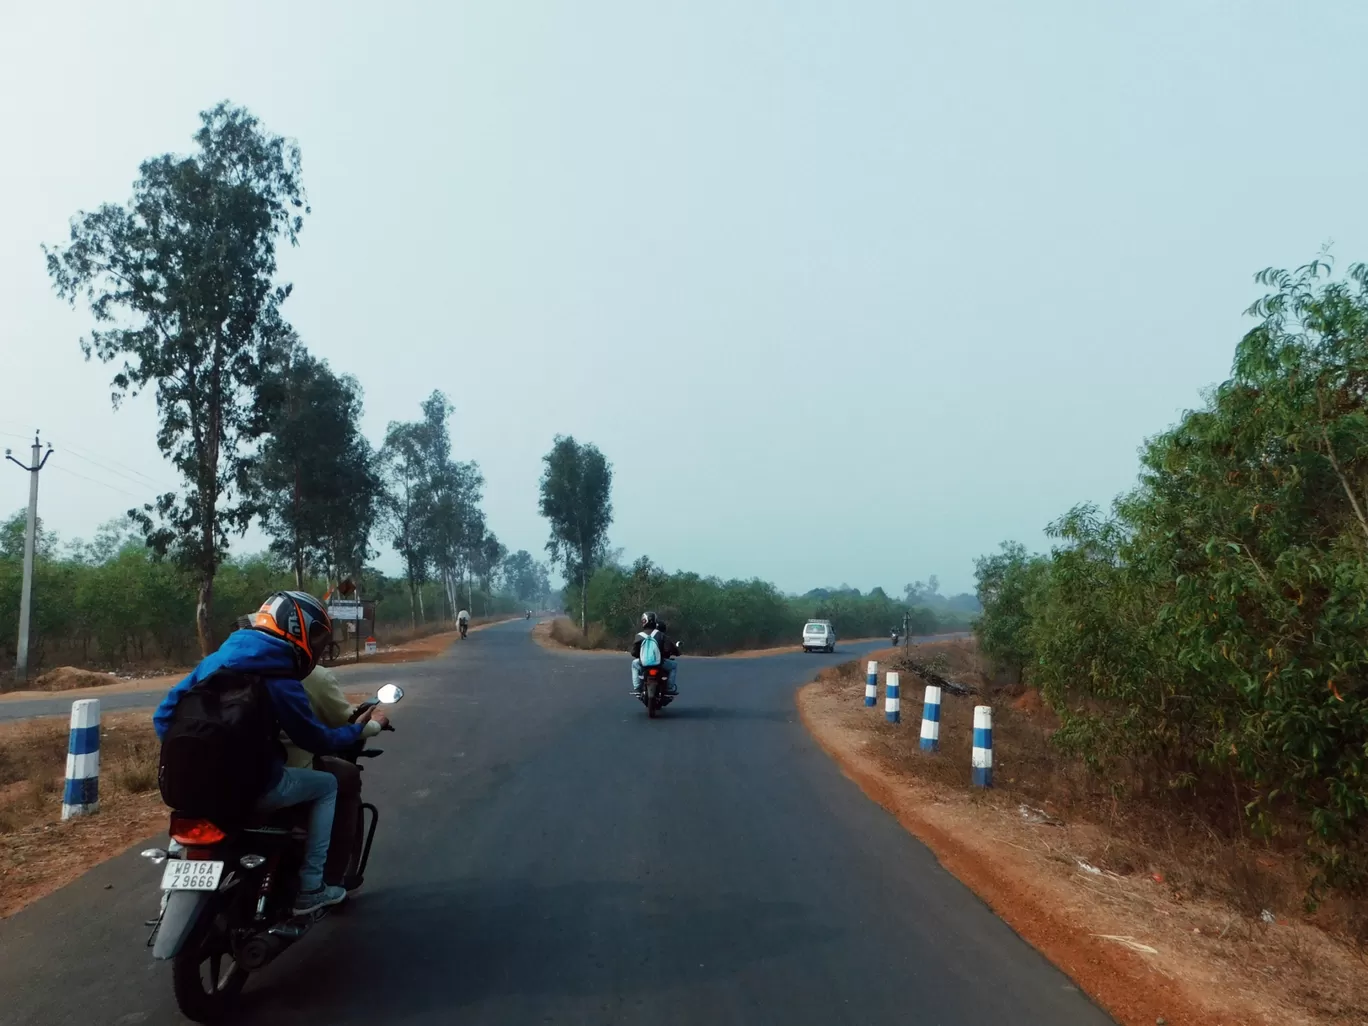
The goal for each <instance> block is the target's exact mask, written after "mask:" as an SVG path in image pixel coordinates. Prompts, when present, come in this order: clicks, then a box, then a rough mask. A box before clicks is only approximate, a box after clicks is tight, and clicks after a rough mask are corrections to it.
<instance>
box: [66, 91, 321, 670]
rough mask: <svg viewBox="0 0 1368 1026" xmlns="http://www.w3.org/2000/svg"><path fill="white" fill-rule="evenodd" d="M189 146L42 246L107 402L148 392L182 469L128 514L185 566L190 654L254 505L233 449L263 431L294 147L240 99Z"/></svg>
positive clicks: (247, 458)
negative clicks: (109, 387) (191, 607)
mask: <svg viewBox="0 0 1368 1026" xmlns="http://www.w3.org/2000/svg"><path fill="white" fill-rule="evenodd" d="M200 120H201V127H200V130H199V131H198V132H197V133H196V134H195V144H196V146H197V147H198V149H197V152H196V153H194V154H193V155H191V156H188V157H185V156H176V155H173V154H165V155H163V156H160V157H153V158H151V159H149V160H146V161H144V162H143V164H142V166H141V167H140V168H139V174H138V179H137V181H136V182H135V183H134V186H133V198H132V200H131V201H130V202H129V204H128V205H127V206H123V205H120V204H105V205H103V206H101V207H100V208H99V209H98V210H96V211H94V212H93V213H84V212H83V213H79V214H77V215H76V217H75V218H73V220H72V223H71V233H70V239H69V242H68V243H67V244H66V245H65V246H54V247H51V248H46V247H45V249H44V252H45V253H46V255H47V267H48V273H49V275H50V276H51V278H52V282H53V285H54V287H55V289H56V291H57V294H58V295H59V296H60V297H61V298H63V299H65V300H67V301H68V302H70V303H72V304H73V305H74V304H75V303H76V301H77V300H78V299H85V300H86V301H87V302H88V304H89V307H90V311H91V313H92V314H93V316H94V318H95V320H96V322H97V323H99V324H101V325H107V327H101V328H97V329H96V330H94V331H92V332H91V334H90V335H89V336H88V337H87V338H85V339H83V340H82V342H81V346H82V349H83V350H84V351H85V354H86V357H87V358H89V357H91V356H95V357H97V358H99V359H100V360H101V361H102V362H105V363H116V364H117V365H118V370H117V372H116V373H115V375H114V378H113V382H112V384H113V389H114V392H113V396H112V398H113V401H114V405H115V406H116V407H117V406H118V404H119V402H120V400H121V399H122V398H124V397H126V396H128V395H136V394H137V393H139V392H141V391H143V390H144V389H147V388H153V389H154V390H155V396H156V402H157V411H158V415H159V418H160V426H159V430H158V432H157V444H158V446H159V447H160V448H161V450H162V452H163V453H165V454H166V455H167V457H168V458H169V459H170V460H171V462H172V464H173V465H174V466H175V467H176V469H177V470H178V471H179V472H180V473H181V475H182V477H183V478H184V479H185V486H186V487H185V491H184V493H183V494H181V495H179V496H178V495H176V494H175V493H167V494H165V495H163V496H161V497H160V498H159V499H158V500H157V503H156V507H155V513H156V515H157V518H158V521H157V523H156V524H154V521H153V519H152V513H153V512H154V510H153V507H152V506H150V505H149V506H147V507H145V508H144V510H142V511H140V516H141V518H142V523H143V525H144V528H145V530H146V532H147V538H148V544H149V545H151V546H152V547H153V548H154V549H155V550H156V551H158V552H162V553H165V552H168V551H169V552H172V553H174V555H175V556H176V557H177V558H178V560H179V561H180V562H181V563H182V564H183V565H185V566H187V567H190V568H191V569H192V570H193V572H194V574H195V583H196V586H197V588H198V601H197V604H196V610H195V623H196V629H197V633H198V636H199V643H200V650H201V651H202V652H203V653H204V654H206V655H207V654H208V653H209V652H211V651H212V650H213V648H214V644H213V629H212V618H213V597H214V576H215V574H216V572H217V570H218V567H219V564H220V563H221V562H222V561H223V559H224V557H225V555H226V553H227V546H228V538H229V535H230V534H232V533H234V532H238V533H240V532H242V531H244V530H246V528H247V526H248V524H249V523H250V522H251V520H252V517H253V516H254V514H255V512H256V506H255V504H254V503H253V501H252V494H251V493H252V488H251V483H252V481H251V479H252V459H251V451H250V446H249V445H248V444H247V443H249V442H250V441H251V440H252V439H254V438H255V437H257V436H258V435H259V434H260V433H261V431H262V430H263V427H264V425H263V424H262V423H261V418H259V417H258V416H257V403H256V399H257V389H258V387H259V386H260V384H261V382H262V380H263V377H264V375H265V373H266V371H267V370H268V369H269V367H270V366H271V364H272V362H273V361H274V360H275V358H276V356H277V354H279V353H280V352H281V351H282V350H283V349H286V348H288V345H289V342H290V339H291V338H292V333H291V331H290V329H289V326H288V325H287V324H286V323H285V322H284V320H283V319H282V317H281V315H280V306H281V304H282V303H283V302H284V301H285V299H286V297H287V296H288V295H289V293H290V288H289V286H288V285H278V284H276V282H275V280H274V279H275V272H276V246H277V244H278V243H279V242H280V241H281V240H282V239H283V240H286V241H288V242H289V243H291V244H294V243H295V242H296V240H297V238H298V233H299V231H300V228H301V227H302V224H303V219H302V214H303V213H305V212H307V208H306V206H305V199H304V189H303V185H302V184H301V179H300V159H299V149H298V147H297V146H296V145H295V144H293V143H291V142H288V141H286V140H285V139H283V138H281V137H280V136H275V135H271V134H269V133H267V132H266V131H264V130H263V129H262V127H261V125H260V124H259V123H258V122H257V119H256V118H255V117H253V116H252V115H251V114H250V113H249V112H248V111H247V110H245V109H244V108H241V107H234V106H232V105H230V104H228V103H226V102H225V103H220V104H219V105H218V106H217V107H214V108H213V109H212V110H208V111H205V112H204V113H202V114H201V115H200Z"/></svg>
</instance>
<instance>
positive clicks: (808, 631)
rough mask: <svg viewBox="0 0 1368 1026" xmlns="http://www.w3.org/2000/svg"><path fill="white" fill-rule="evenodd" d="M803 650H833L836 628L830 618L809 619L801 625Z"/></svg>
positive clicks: (834, 647)
mask: <svg viewBox="0 0 1368 1026" xmlns="http://www.w3.org/2000/svg"><path fill="white" fill-rule="evenodd" d="M803 651H804V652H835V651H836V628H835V627H833V626H831V621H830V620H809V621H808V622H807V623H806V624H804V626H803Z"/></svg>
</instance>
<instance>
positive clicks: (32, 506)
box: [5, 431, 52, 684]
mask: <svg viewBox="0 0 1368 1026" xmlns="http://www.w3.org/2000/svg"><path fill="white" fill-rule="evenodd" d="M42 448H43V447H42V446H41V445H40V444H39V442H38V432H37V431H35V432H34V433H33V464H32V465H31V466H26V465H25V464H23V463H20V462H19V461H18V460H16V459H15V458H14V457H13V456H11V455H10V451H9V450H8V449H6V450H5V459H7V460H9V461H10V462H11V463H13V464H14V465H15V466H16V467H21V468H23V469H24V470H27V471H28V472H29V504H28V527H27V529H26V530H25V531H24V584H23V591H21V592H20V593H19V652H18V658H17V659H15V661H14V676H15V678H16V679H17V680H18V681H19V683H21V684H22V683H23V682H24V681H26V680H28V647H29V614H30V613H31V612H32V608H33V549H34V546H35V543H36V542H37V535H38V471H40V470H42V469H43V464H45V463H47V461H48V457H49V456H51V455H52V446H51V445H50V444H49V445H48V448H47V452H45V453H44V452H43V451H42ZM40 454H41V455H42V459H41V460H40V459H39V458H38V457H39V455H40Z"/></svg>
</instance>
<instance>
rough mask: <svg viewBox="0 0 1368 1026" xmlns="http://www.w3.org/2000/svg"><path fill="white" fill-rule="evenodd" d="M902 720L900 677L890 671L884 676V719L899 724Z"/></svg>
mask: <svg viewBox="0 0 1368 1026" xmlns="http://www.w3.org/2000/svg"><path fill="white" fill-rule="evenodd" d="M901 718H902V697H901V695H900V694H899V688H898V675H897V674H896V673H895V672H894V671H892V670H889V671H888V673H886V674H884V719H886V720H887V721H888V722H889V723H897V722H898V720H900V719H901Z"/></svg>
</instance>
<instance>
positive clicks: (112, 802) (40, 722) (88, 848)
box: [0, 710, 166, 918]
mask: <svg viewBox="0 0 1368 1026" xmlns="http://www.w3.org/2000/svg"><path fill="white" fill-rule="evenodd" d="M100 726H101V732H100V762H101V765H100V811H99V812H98V813H97V814H95V815H93V816H86V817H82V818H79V819H73V820H68V821H67V822H65V823H64V822H62V819H61V815H62V783H63V776H64V774H65V771H66V749H67V733H68V718H67V717H65V716H53V717H44V718H42V719H37V720H21V721H18V722H14V723H0V918H5V917H6V916H10V915H13V914H14V913H15V912H17V911H19V909H21V908H23V907H24V906H25V905H27V904H29V903H30V902H32V901H35V900H37V899H38V898H41V897H42V896H43V895H45V894H50V893H51V892H52V891H55V890H56V889H57V888H59V887H63V886H65V885H66V884H68V883H70V882H71V881H72V880H74V879H76V877H78V876H80V875H81V874H82V873H84V872H85V871H86V870H87V869H89V868H90V867H91V866H94V865H96V864H98V863H100V862H103V861H104V860H105V859H108V858H110V857H112V856H114V855H117V854H118V853H119V852H121V851H123V850H124V849H126V848H127V847H128V846H129V845H130V844H133V843H134V842H136V841H138V840H140V839H141V838H144V837H146V836H147V835H148V834H151V833H152V832H153V831H154V830H156V829H157V827H158V826H161V825H162V824H163V822H164V818H165V816H166V809H165V808H164V807H163V805H162V802H161V795H160V794H159V793H158V792H157V764H156V753H157V742H156V739H155V736H154V735H153V732H152V723H151V721H150V719H149V717H148V715H147V712H146V711H145V710H137V711H132V712H125V713H113V714H110V715H106V716H104V717H102V719H101V723H100Z"/></svg>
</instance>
